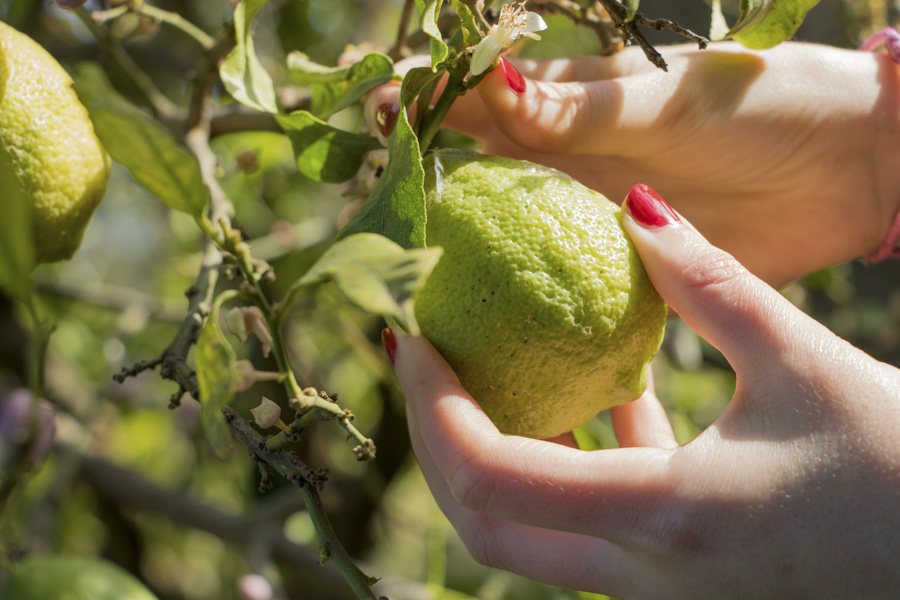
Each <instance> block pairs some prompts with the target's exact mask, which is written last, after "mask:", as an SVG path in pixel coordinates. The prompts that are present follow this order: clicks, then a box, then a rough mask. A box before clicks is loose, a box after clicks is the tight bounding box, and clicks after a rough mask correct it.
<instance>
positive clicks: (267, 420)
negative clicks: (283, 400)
mask: <svg viewBox="0 0 900 600" xmlns="http://www.w3.org/2000/svg"><path fill="white" fill-rule="evenodd" d="M250 412H251V414H253V420H254V421H255V422H256V424H257V425H259V426H260V427H262V428H263V429H268V428H269V427H274V426H275V425H277V424H278V422H279V421H281V407H280V406H278V405H277V404H275V403H274V402H272V401H271V400H269V399H268V398H266V397H265V396H263V397H262V400H261V401H260V403H259V406H257V407H256V408H251V409H250Z"/></svg>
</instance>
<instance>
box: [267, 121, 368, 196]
mask: <svg viewBox="0 0 900 600" xmlns="http://www.w3.org/2000/svg"><path fill="white" fill-rule="evenodd" d="M275 118H276V120H277V121H278V124H279V125H281V128H282V129H283V130H284V133H285V134H286V135H287V136H288V138H290V140H291V145H292V146H293V147H294V155H295V156H296V158H297V169H299V170H300V172H301V173H303V174H304V175H305V176H307V177H309V178H310V179H312V180H314V181H324V182H328V183H341V182H343V181H347V180H348V179H350V178H351V177H353V176H354V175H355V174H356V172H357V171H358V170H359V165H360V164H361V163H362V161H363V159H364V158H365V155H366V153H367V152H370V151H371V150H375V149H377V148H381V144H380V143H379V141H378V140H377V139H376V138H374V137H372V136H370V135H360V134H357V133H350V132H348V131H343V130H341V129H337V128H335V127H332V126H331V125H329V124H328V123H326V122H324V121H322V120H320V119H317V118H316V117H314V116H313V115H311V114H310V113H308V112H306V111H305V110H301V111H297V112H295V113H291V114H290V115H276V117H275Z"/></svg>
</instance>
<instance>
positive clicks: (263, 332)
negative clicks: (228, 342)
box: [225, 306, 272, 356]
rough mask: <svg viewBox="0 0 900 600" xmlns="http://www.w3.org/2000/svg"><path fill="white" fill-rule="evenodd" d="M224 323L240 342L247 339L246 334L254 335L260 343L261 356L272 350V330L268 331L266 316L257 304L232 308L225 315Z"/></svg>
mask: <svg viewBox="0 0 900 600" xmlns="http://www.w3.org/2000/svg"><path fill="white" fill-rule="evenodd" d="M225 324H226V325H228V329H229V330H230V331H231V333H233V334H234V335H236V336H238V339H240V340H241V341H242V342H246V341H247V336H248V335H250V334H253V335H255V336H256V337H257V338H258V339H259V343H260V344H261V345H262V353H263V356H268V355H269V353H270V352H272V332H271V331H269V324H268V323H266V317H265V316H264V315H263V313H262V311H261V310H260V309H259V307H258V306H242V307H238V308H232V309H231V310H229V311H228V314H226V315H225Z"/></svg>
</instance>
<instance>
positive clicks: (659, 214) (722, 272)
mask: <svg viewBox="0 0 900 600" xmlns="http://www.w3.org/2000/svg"><path fill="white" fill-rule="evenodd" d="M624 207H625V208H624V211H623V212H624V218H623V224H624V227H625V230H626V232H627V233H628V235H629V236H630V237H631V240H632V241H633V242H634V245H635V247H636V248H637V251H638V253H639V254H640V256H641V260H642V261H643V263H644V267H645V269H646V270H647V274H648V275H649V276H650V279H651V280H652V281H653V284H654V285H655V286H656V289H657V290H658V291H659V293H660V295H661V296H662V297H663V299H664V300H665V301H666V302H668V303H669V305H670V306H671V307H672V308H673V309H674V310H675V311H676V312H678V314H679V315H680V316H681V318H682V319H684V321H685V322H686V323H687V324H688V325H690V326H691V328H692V329H694V330H695V331H696V332H697V333H698V334H700V335H701V336H702V337H703V338H705V339H706V340H707V341H709V342H710V343H711V344H712V345H713V346H715V347H716V348H718V349H719V350H720V351H721V352H722V353H723V354H724V355H725V357H726V358H727V359H728V361H729V362H730V363H731V364H732V366H733V367H734V369H735V371H737V373H738V375H739V376H741V377H743V378H744V379H745V380H746V379H747V378H748V377H752V376H759V377H760V378H761V379H765V378H770V377H772V376H773V375H774V374H775V372H774V371H773V370H772V368H774V367H775V366H777V365H778V364H780V363H781V361H782V360H783V358H784V356H785V354H787V353H789V352H791V351H792V350H793V349H794V348H795V345H796V344H797V343H798V341H800V339H802V336H798V335H797V327H796V325H797V321H798V319H805V316H804V315H803V314H802V313H801V312H800V311H799V310H798V309H796V308H795V307H793V306H792V305H791V304H790V303H789V302H788V301H787V300H785V299H784V298H783V297H782V296H781V295H780V294H778V292H776V291H775V290H774V289H772V288H771V287H769V286H768V285H767V284H766V283H764V282H763V281H761V280H759V279H758V278H756V277H755V276H753V275H752V274H750V273H749V272H748V271H747V270H746V269H745V268H744V267H743V266H741V264H740V263H738V262H737V261H736V260H735V259H734V258H733V257H732V256H731V255H729V254H728V253H726V252H724V251H723V250H720V249H718V248H716V247H714V246H712V245H710V244H709V242H707V241H706V239H704V238H703V236H701V235H700V234H699V233H698V232H697V231H696V230H695V229H694V228H693V227H691V226H690V225H689V224H688V223H687V222H686V221H684V219H683V218H682V217H680V216H679V215H678V214H676V213H675V211H674V210H672V209H671V207H669V205H668V204H666V203H665V201H664V200H663V199H662V198H660V197H659V196H658V195H657V194H656V193H655V192H654V191H653V190H651V189H650V188H648V187H647V186H643V185H638V186H635V187H634V189H632V191H631V192H630V193H629V195H628V198H627V200H626V204H625V205H624ZM798 338H800V339H798ZM745 383H748V382H747V381H745Z"/></svg>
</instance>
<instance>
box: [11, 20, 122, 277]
mask: <svg viewBox="0 0 900 600" xmlns="http://www.w3.org/2000/svg"><path fill="white" fill-rule="evenodd" d="M0 151H2V152H5V153H7V155H8V157H9V160H10V162H11V164H12V167H13V170H14V171H15V173H16V175H17V176H18V178H19V180H20V182H21V184H22V186H23V188H24V190H25V197H26V198H27V199H28V201H29V202H30V203H31V206H32V210H31V219H32V225H33V239H34V247H35V257H36V260H37V261H38V262H51V261H55V260H62V259H65V258H69V257H71V256H72V254H73V253H74V252H75V250H76V249H77V248H78V245H79V244H80V243H81V237H82V234H83V233H84V229H85V227H87V224H88V221H89V220H90V218H91V215H92V214H93V212H94V209H95V208H96V207H97V204H99V203H100V200H101V199H102V198H103V194H104V192H105V191H106V182H107V181H108V179H109V156H108V155H107V154H106V151H105V150H104V149H103V147H102V146H101V145H100V141H99V140H98V139H97V136H96V135H95V134H94V128H93V125H92V124H91V121H90V119H89V117H88V113H87V110H86V109H85V108H84V106H83V105H82V104H81V102H80V101H79V100H78V96H76V95H75V91H74V90H73V89H72V80H71V78H70V77H69V75H68V74H67V73H66V72H65V71H64V70H63V68H62V67H61V66H60V65H59V63H57V62H56V61H55V60H54V59H53V57H52V56H50V54H48V53H47V51H46V50H44V49H43V48H42V47H41V46H40V45H39V44H37V43H36V42H35V41H34V40H32V39H31V38H29V37H28V36H26V35H24V34H22V33H19V32H18V31H16V30H15V29H13V28H12V27H10V26H9V25H7V24H5V23H2V22H0ZM4 200H6V199H0V203H2V202H3V201H4Z"/></svg>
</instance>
